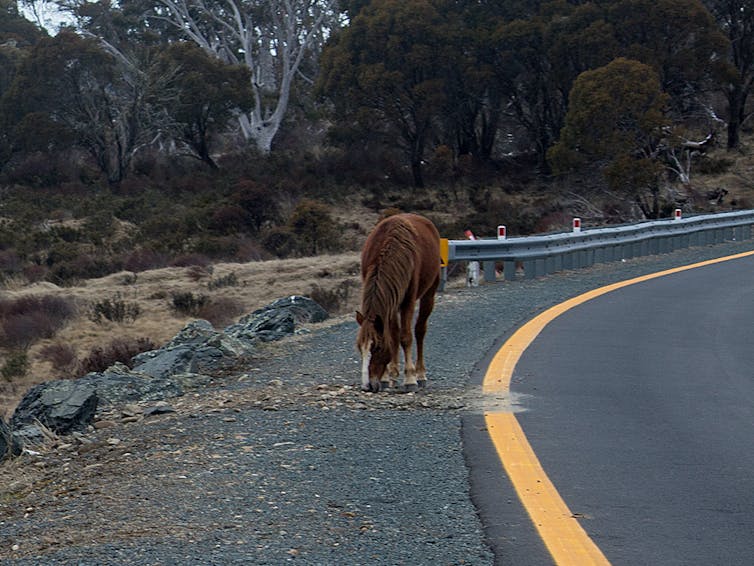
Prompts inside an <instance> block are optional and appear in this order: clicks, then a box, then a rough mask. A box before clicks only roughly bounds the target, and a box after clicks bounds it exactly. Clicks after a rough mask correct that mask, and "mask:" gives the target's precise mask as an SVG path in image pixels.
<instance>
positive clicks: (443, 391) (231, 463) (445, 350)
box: [0, 242, 754, 565]
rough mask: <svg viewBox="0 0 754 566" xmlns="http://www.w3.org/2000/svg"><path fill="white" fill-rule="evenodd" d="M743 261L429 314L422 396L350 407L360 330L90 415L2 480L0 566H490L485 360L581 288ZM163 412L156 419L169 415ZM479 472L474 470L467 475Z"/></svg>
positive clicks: (635, 264) (451, 295) (515, 288)
mask: <svg viewBox="0 0 754 566" xmlns="http://www.w3.org/2000/svg"><path fill="white" fill-rule="evenodd" d="M751 249H754V243H752V242H740V243H731V244H723V245H718V246H714V247H705V248H695V249H691V250H683V251H678V252H675V253H673V254H668V255H663V256H654V257H649V258H641V259H635V260H630V261H627V262H624V263H615V264H609V265H600V266H595V267H593V268H590V269H586V270H581V271H571V272H565V273H561V274H557V275H554V276H550V277H547V278H543V279H539V280H534V281H517V282H514V283H497V284H489V285H484V286H482V287H480V288H477V289H459V290H452V291H448V292H446V293H445V294H444V295H442V296H440V297H438V301H437V306H436V310H435V313H434V314H433V316H432V318H431V319H430V329H429V333H428V336H427V351H426V358H427V364H428V367H429V377H430V387H429V389H428V390H426V391H424V392H420V393H417V394H406V395H389V394H381V395H373V394H365V393H362V392H360V391H358V387H357V381H358V371H359V363H358V360H357V354H356V351H355V349H354V345H353V342H354V338H355V332H356V325H355V322H352V321H351V320H350V319H345V318H343V319H339V320H336V321H333V322H329V323H325V324H322V325H318V326H316V325H315V326H312V327H310V328H309V329H308V330H309V331H310V332H309V333H308V334H305V335H302V336H298V337H295V338H292V339H288V340H284V341H282V342H280V343H276V344H274V345H270V346H268V347H266V348H265V349H264V350H263V351H261V352H260V357H259V358H258V359H257V360H255V362H254V364H253V367H249V368H248V370H247V371H246V372H245V373H244V374H243V375H234V376H229V377H226V378H222V379H216V380H214V381H212V382H211V383H210V384H208V385H207V386H206V387H202V388H201V389H196V390H194V391H190V392H188V393H187V394H186V395H184V396H183V397H181V398H177V399H173V400H171V401H170V402H169V405H170V409H172V412H166V413H162V412H161V410H158V411H156V412H155V414H151V415H148V413H149V412H150V410H154V407H152V406H151V405H145V406H141V407H118V408H112V409H108V410H107V411H101V412H99V413H98V416H97V421H96V422H95V428H94V430H92V431H90V432H89V433H87V434H85V435H83V436H81V437H79V438H76V437H62V438H60V439H57V440H51V441H50V442H49V443H48V445H46V446H45V447H43V448H41V449H40V451H39V452H40V453H39V454H37V455H31V454H27V455H24V456H22V457H21V458H19V459H17V460H15V461H13V462H10V463H6V464H4V465H2V466H0V473H2V474H3V477H4V478H5V480H4V482H3V483H4V485H5V486H4V487H3V489H2V490H0V560H2V561H3V563H4V564H18V565H22V564H24V565H26V564H42V563H44V564H80V565H89V564H91V565H94V564H98V565H100V564H233V563H243V564H281V563H287V562H299V563H303V564H378V565H379V564H385V565H387V564H433V565H434V564H479V565H486V564H493V563H494V554H493V550H492V549H490V547H489V546H488V544H487V538H486V536H485V531H484V528H483V526H482V524H481V522H480V519H479V516H478V513H477V510H476V508H475V507H474V505H473V504H472V502H471V499H470V495H469V493H470V486H469V472H468V468H467V462H466V460H465V457H464V450H463V444H462V440H461V438H462V435H461V426H462V420H463V418H464V416H466V415H469V414H479V413H481V412H482V411H483V410H484V409H485V408H489V406H490V404H491V403H492V404H498V405H502V406H504V407H507V408H510V409H511V410H516V403H515V400H514V399H492V400H489V399H482V397H481V394H480V392H479V385H480V376H481V373H482V370H483V368H484V365H485V360H486V359H487V357H488V356H489V355H490V353H491V352H492V351H494V349H495V347H496V346H497V345H499V344H500V343H501V341H502V340H503V339H504V338H505V337H506V336H508V335H510V333H511V332H512V331H513V330H515V328H517V327H518V326H519V325H520V324H521V323H523V322H524V321H526V320H528V319H530V318H531V317H532V316H534V315H535V314H537V313H538V312H540V311H541V310H543V309H545V308H547V307H549V306H551V305H553V304H555V303H557V302H560V301H562V300H565V299H567V298H569V297H572V296H575V295H577V294H579V293H581V292H585V291H587V290H589V289H592V288H595V287H599V286H602V285H606V284H609V283H612V282H615V281H620V280H624V279H628V278H630V277H635V276H638V275H642V274H645V273H651V272H654V271H658V270H661V269H666V268H670V267H675V266H679V265H685V264H688V263H693V262H696V261H701V260H704V259H709V258H713V257H719V256H724V255H728V254H732V253H737V252H740V251H748V250H751ZM162 410H165V409H164V408H163V409H162ZM471 464H472V465H473V462H472V463H471Z"/></svg>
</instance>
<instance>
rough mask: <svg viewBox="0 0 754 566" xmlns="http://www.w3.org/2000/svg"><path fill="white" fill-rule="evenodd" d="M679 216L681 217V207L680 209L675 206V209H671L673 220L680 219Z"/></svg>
mask: <svg viewBox="0 0 754 566" xmlns="http://www.w3.org/2000/svg"><path fill="white" fill-rule="evenodd" d="M681 217H682V212H681V209H680V208H676V209H675V210H674V211H673V220H680V219H681Z"/></svg>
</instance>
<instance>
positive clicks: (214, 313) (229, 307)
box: [197, 297, 244, 328]
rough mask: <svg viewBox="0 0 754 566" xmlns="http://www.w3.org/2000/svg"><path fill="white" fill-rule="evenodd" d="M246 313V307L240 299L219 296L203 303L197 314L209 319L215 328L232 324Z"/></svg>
mask: <svg viewBox="0 0 754 566" xmlns="http://www.w3.org/2000/svg"><path fill="white" fill-rule="evenodd" d="M242 314H244V308H243V305H242V304H241V302H240V301H237V300H236V299H232V298H230V297H218V298H216V299H212V300H211V301H209V302H208V303H206V304H204V305H202V307H200V308H199V309H198V311H197V316H198V317H199V318H203V319H204V320H208V321H209V322H211V323H212V326H214V327H215V328H223V327H225V326H228V325H229V324H232V323H234V322H235V321H236V319H237V318H238V317H239V316H241V315H242Z"/></svg>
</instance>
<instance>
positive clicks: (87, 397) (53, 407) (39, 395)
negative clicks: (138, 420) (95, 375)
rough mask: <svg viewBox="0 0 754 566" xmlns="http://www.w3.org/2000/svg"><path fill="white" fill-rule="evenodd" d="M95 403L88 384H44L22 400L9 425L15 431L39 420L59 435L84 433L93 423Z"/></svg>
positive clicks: (77, 382)
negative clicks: (77, 431)
mask: <svg viewBox="0 0 754 566" xmlns="http://www.w3.org/2000/svg"><path fill="white" fill-rule="evenodd" d="M98 401H99V398H98V397H97V391H96V388H95V386H94V385H92V384H91V383H88V382H82V381H81V380H68V379H61V380H59V381H47V382H45V383H40V384H39V385H36V386H34V387H32V388H31V389H30V390H29V391H28V392H27V393H26V395H25V396H24V398H23V399H21V402H20V403H19V405H18V407H16V410H15V412H14V413H13V418H12V419H11V425H12V427H13V428H14V429H18V428H21V427H22V426H23V425H29V424H33V423H34V420H35V419H38V420H39V422H41V423H42V424H43V425H45V426H46V427H47V428H49V429H50V430H52V431H53V432H56V433H58V434H67V433H69V432H72V431H74V430H83V429H85V428H86V426H87V425H89V424H90V423H91V422H92V420H93V418H94V412H95V411H96V410H97V403H98Z"/></svg>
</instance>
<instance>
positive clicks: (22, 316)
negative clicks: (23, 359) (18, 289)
mask: <svg viewBox="0 0 754 566" xmlns="http://www.w3.org/2000/svg"><path fill="white" fill-rule="evenodd" d="M75 314H76V309H75V306H74V304H73V302H72V301H71V300H69V299H65V298H62V297H54V296H51V295H44V296H29V297H21V298H19V299H14V300H5V301H0V336H1V339H2V341H1V342H0V346H2V347H6V348H20V349H28V348H29V346H31V345H32V344H33V343H34V342H36V341H37V340H40V339H42V338H52V337H53V336H54V335H55V334H56V333H57V332H58V330H60V329H61V328H63V327H64V326H65V325H66V324H67V323H68V322H69V321H70V320H71V319H72V318H73V317H74V316H75Z"/></svg>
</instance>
